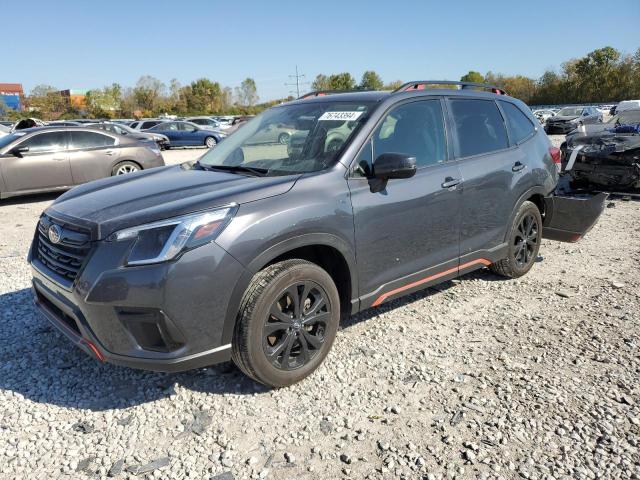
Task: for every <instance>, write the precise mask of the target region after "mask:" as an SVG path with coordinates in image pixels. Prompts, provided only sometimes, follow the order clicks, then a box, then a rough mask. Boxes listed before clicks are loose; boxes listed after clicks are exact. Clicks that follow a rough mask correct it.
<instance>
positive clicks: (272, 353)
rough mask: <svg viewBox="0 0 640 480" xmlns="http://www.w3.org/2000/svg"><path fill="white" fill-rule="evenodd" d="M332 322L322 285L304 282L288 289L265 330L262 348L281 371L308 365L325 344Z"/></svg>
mask: <svg viewBox="0 0 640 480" xmlns="http://www.w3.org/2000/svg"><path fill="white" fill-rule="evenodd" d="M330 320H331V310H330V307H329V302H327V294H326V292H325V291H324V289H323V288H322V287H320V285H318V284H316V283H315V282H311V281H305V282H299V283H296V284H294V285H291V286H290V287H288V288H287V289H285V290H284V291H283V292H281V294H280V295H279V296H278V298H277V299H276V300H275V301H274V302H273V305H272V306H271V309H270V311H269V314H268V316H267V318H266V319H265V322H264V326H263V328H262V331H263V343H262V348H263V349H264V353H265V355H266V356H267V358H268V360H269V362H270V363H271V364H272V365H273V366H274V367H276V368H278V369H280V370H294V369H296V368H300V367H302V366H303V365H306V364H307V363H308V362H309V361H310V360H312V359H313V358H314V357H315V356H316V355H317V353H318V351H319V350H320V348H321V347H322V345H323V344H324V341H325V338H326V337H325V333H326V331H327V324H328V323H329V321H330Z"/></svg>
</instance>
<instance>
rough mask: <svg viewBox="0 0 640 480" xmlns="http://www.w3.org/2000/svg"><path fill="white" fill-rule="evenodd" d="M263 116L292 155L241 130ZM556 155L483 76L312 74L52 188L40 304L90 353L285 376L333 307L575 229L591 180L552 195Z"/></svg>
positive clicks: (40, 263) (171, 367)
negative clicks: (78, 181)
mask: <svg viewBox="0 0 640 480" xmlns="http://www.w3.org/2000/svg"><path fill="white" fill-rule="evenodd" d="M277 125H288V126H290V128H291V129H292V130H294V133H293V135H295V136H296V138H300V139H302V141H301V145H299V146H298V147H299V148H296V149H295V151H294V152H293V153H291V152H292V150H291V149H289V148H288V146H287V145H286V144H281V143H275V142H274V143H267V144H265V143H264V142H255V141H253V140H254V139H255V138H256V137H259V136H261V135H263V133H264V131H266V130H268V129H270V128H273V127H274V126H277ZM335 132H339V133H340V134H339V135H337V134H334V133H335ZM336 138H341V139H342V140H341V144H340V145H336V143H335V141H334V140H335V139H336ZM559 162H560V152H559V150H558V149H557V148H553V147H552V146H551V145H550V143H549V140H548V138H547V136H546V135H545V133H544V132H543V131H542V129H541V128H540V126H539V123H538V122H537V120H536V119H535V118H534V117H533V116H532V114H531V112H530V110H529V108H527V107H526V105H525V104H524V103H522V102H521V101H519V100H516V99H514V98H511V97H509V96H508V95H506V94H505V93H504V92H503V91H501V90H500V89H498V88H496V87H492V86H487V85H481V84H472V83H461V82H444V81H437V82H428V81H424V82H411V83H408V84H405V85H403V86H402V87H400V88H399V89H398V90H396V91H394V92H350V93H337V94H336V93H326V92H315V93H313V94H309V95H307V96H305V97H302V98H300V99H298V100H296V101H292V102H289V103H286V104H283V105H279V106H277V107H274V108H271V109H270V110H267V111H265V112H264V113H262V114H261V115H259V116H257V117H256V118H255V119H253V120H251V121H250V122H248V123H247V124H246V125H245V126H243V127H242V128H241V129H240V130H238V131H237V132H236V133H234V134H233V135H232V136H230V137H229V138H227V139H226V140H225V141H224V142H221V143H220V144H219V145H218V146H217V147H216V148H215V149H213V150H210V151H209V152H207V153H205V154H204V155H203V156H202V157H201V158H200V159H199V160H198V161H197V162H193V163H185V164H182V165H178V166H171V167H165V168H156V169H152V170H149V171H141V172H137V173H133V174H130V175H126V176H122V177H113V178H108V179H103V180H98V181H95V182H92V183H88V184H85V185H81V186H78V187H76V188H74V189H73V190H71V191H69V192H67V193H65V194H63V195H62V196H60V197H59V198H58V199H57V200H56V201H55V202H54V203H53V204H52V205H51V206H50V207H49V208H48V209H47V210H46V211H45V212H44V213H43V215H42V217H41V219H40V221H39V224H38V227H37V230H36V232H35V236H34V240H33V244H32V247H31V251H30V254H29V261H30V262H31V265H32V269H33V292H34V295H35V303H36V305H37V306H38V307H39V309H40V310H41V311H42V312H43V313H44V315H45V316H46V317H47V318H48V319H49V320H50V321H51V322H52V323H53V324H54V325H55V326H56V327H58V328H59V330H61V331H62V332H63V333H64V334H65V335H66V336H67V337H68V338H69V339H70V340H71V341H72V342H74V343H75V344H76V345H77V346H79V347H80V348H82V349H83V350H84V351H86V352H87V353H89V354H90V355H92V356H94V357H95V358H97V359H99V360H101V361H107V362H112V363H115V364H120V365H125V366H130V367H136V368H142V369H149V370H156V371H181V370H187V369H192V368H198V367H203V366H207V365H211V364H213V363H216V362H222V361H228V360H230V359H233V361H234V362H235V363H236V365H237V366H238V367H239V368H240V369H241V370H242V371H243V372H245V373H246V374H247V375H249V376H250V377H252V378H253V379H255V380H257V381H259V382H262V383H264V384H266V385H269V386H276V387H279V386H285V385H290V384H292V383H294V382H297V381H299V380H301V379H303V378H304V377H306V376H307V375H309V374H311V372H313V371H314V370H315V369H316V368H317V367H318V365H319V364H320V363H321V362H322V361H323V360H324V358H325V357H326V355H327V353H328V351H329V349H330V348H331V345H332V343H333V341H334V338H335V336H336V331H337V330H338V327H339V324H340V320H341V319H343V318H345V317H348V316H349V315H352V314H355V313H356V312H359V311H361V310H364V309H368V308H372V307H378V306H379V305H381V304H383V303H385V302H390V301H393V300H394V299H397V298H399V297H401V296H403V295H406V294H408V293H411V292H415V291H416V290H420V289H424V288H426V287H429V286H430V285H433V284H435V283H438V282H443V281H447V280H450V279H452V278H454V277H457V276H460V275H463V274H466V273H468V272H471V271H472V270H475V269H478V268H484V267H489V268H490V269H491V270H492V271H493V272H495V273H496V274H498V275H502V276H506V277H519V276H521V275H524V274H525V273H527V272H528V271H529V269H530V268H531V267H532V266H533V264H534V262H535V259H536V257H537V255H538V249H539V248H540V242H541V238H542V237H543V236H544V237H547V238H552V239H556V240H564V241H576V240H578V239H579V238H580V237H581V236H583V235H584V234H585V233H586V232H587V231H588V230H589V228H591V226H593V224H594V223H595V222H596V221H597V218H598V216H599V215H600V213H601V212H602V209H603V204H604V197H603V196H602V195H599V196H595V197H579V198H571V197H561V196H558V195H555V194H554V190H555V188H556V183H557V181H558V165H559Z"/></svg>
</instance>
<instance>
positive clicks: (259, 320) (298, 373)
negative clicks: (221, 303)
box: [234, 263, 340, 387]
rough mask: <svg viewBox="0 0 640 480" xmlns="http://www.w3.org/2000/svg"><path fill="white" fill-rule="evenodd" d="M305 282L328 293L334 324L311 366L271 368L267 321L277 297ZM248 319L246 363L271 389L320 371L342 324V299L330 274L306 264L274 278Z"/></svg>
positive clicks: (327, 332)
mask: <svg viewBox="0 0 640 480" xmlns="http://www.w3.org/2000/svg"><path fill="white" fill-rule="evenodd" d="M302 280H310V281H313V282H315V283H317V284H318V285H319V286H320V287H322V289H323V290H324V291H325V293H326V297H327V300H328V302H329V308H330V309H331V313H332V316H331V322H330V323H329V324H327V330H326V333H325V338H326V339H325V342H324V344H323V346H322V347H321V349H320V351H319V352H318V353H317V354H316V356H315V357H314V358H313V359H312V360H311V361H309V363H307V364H306V365H303V366H302V367H299V368H297V369H295V370H286V371H285V370H280V369H278V368H276V367H274V366H273V365H271V363H270V362H269V361H268V360H267V358H266V355H265V353H264V350H263V345H262V340H263V339H262V335H263V332H262V330H263V325H264V320H265V319H266V318H267V316H268V313H269V310H270V308H271V305H272V304H273V302H274V300H275V298H276V296H277V295H278V294H279V293H280V292H281V291H282V290H284V289H285V288H287V287H288V286H290V285H291V284H293V283H295V282H299V281H302ZM245 320H246V321H247V322H248V325H247V327H248V328H247V331H246V337H245V341H246V355H247V358H246V360H248V363H249V367H250V369H251V370H252V371H253V373H254V376H255V378H256V380H258V381H260V382H262V383H265V384H267V385H270V386H275V387H283V386H287V385H291V384H293V383H296V382H298V381H300V380H302V379H303V378H305V377H307V376H309V375H310V374H311V373H312V372H313V371H314V370H315V369H316V368H318V366H319V365H320V364H321V363H322V362H323V360H324V359H325V357H326V356H327V354H328V353H329V351H330V350H331V346H332V344H333V341H334V339H335V336H336V332H337V330H338V324H339V322H340V297H339V295H338V290H337V289H336V287H335V284H334V283H333V280H332V279H331V277H330V276H329V274H328V273H327V272H325V271H324V270H323V269H322V268H320V267H318V266H316V265H314V264H311V263H304V264H300V265H296V266H293V267H291V268H289V269H287V270H285V271H283V272H281V273H280V274H279V275H277V276H276V277H275V278H274V279H272V281H271V282H270V283H269V284H268V285H267V286H266V288H265V289H264V290H263V291H262V292H261V294H260V295H259V296H258V298H257V299H256V301H255V305H254V307H253V308H252V311H251V318H248V319H245ZM234 341H235V339H234Z"/></svg>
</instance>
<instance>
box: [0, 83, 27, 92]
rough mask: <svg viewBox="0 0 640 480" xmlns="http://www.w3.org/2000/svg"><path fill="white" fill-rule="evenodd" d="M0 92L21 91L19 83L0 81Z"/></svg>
mask: <svg viewBox="0 0 640 480" xmlns="http://www.w3.org/2000/svg"><path fill="white" fill-rule="evenodd" d="M0 92H7V93H23V90H22V84H21V83H0Z"/></svg>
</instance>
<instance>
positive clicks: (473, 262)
mask: <svg viewBox="0 0 640 480" xmlns="http://www.w3.org/2000/svg"><path fill="white" fill-rule="evenodd" d="M479 263H481V264H482V265H485V266H487V267H488V266H489V265H491V262H490V261H489V260H487V259H485V258H478V259H477V260H471V261H470V262H467V263H463V264H462V265H459V266H457V267H453V268H450V269H449V270H445V271H444V272H439V273H435V274H433V275H430V276H428V277H425V278H422V279H420V280H416V281H415V282H412V283H409V284H408V285H404V286H402V287H398V288H396V289H394V290H391V291H389V292H387V293H383V294H382V295H380V296H379V297H378V298H376V301H375V302H373V305H371V306H372V307H377V306H378V305H380V304H381V303H382V302H384V301H385V300H386V299H387V298H389V297H391V296H393V295H395V294H397V293H400V292H404V291H405V290H409V289H410V288H413V287H417V286H418V285H422V284H423V283H427V282H429V281H431V280H435V279H437V278H440V277H444V276H446V275H449V274H450V273H453V272H455V271H457V270H462V269H463V268H467V267H470V266H472V265H477V264H479Z"/></svg>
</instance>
